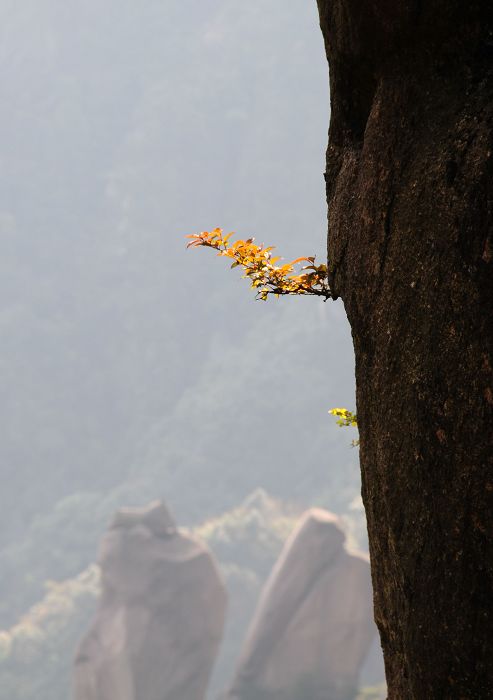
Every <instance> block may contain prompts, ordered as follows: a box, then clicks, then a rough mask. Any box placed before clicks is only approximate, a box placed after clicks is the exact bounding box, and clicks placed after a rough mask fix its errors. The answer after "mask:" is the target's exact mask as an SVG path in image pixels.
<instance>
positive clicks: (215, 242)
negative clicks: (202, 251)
mask: <svg viewBox="0 0 493 700" xmlns="http://www.w3.org/2000/svg"><path fill="white" fill-rule="evenodd" d="M232 236H233V234H232V233H228V234H226V235H223V230H222V229H220V228H215V229H214V230H213V231H210V232H209V231H202V232H201V233H194V234H191V235H189V236H187V238H190V239H191V240H190V242H189V243H188V245H187V248H199V247H203V248H213V249H214V250H216V251H217V254H218V255H219V256H221V257H226V258H230V259H231V260H232V261H233V262H232V264H231V267H238V266H240V267H242V268H243V272H244V274H243V277H247V278H248V279H249V280H250V286H251V287H252V289H255V291H256V293H257V299H261V300H262V301H266V299H267V297H268V295H269V294H274V295H275V296H276V297H280V296H285V295H288V294H290V295H293V294H296V295H306V294H311V295H314V296H319V297H322V298H323V299H324V301H327V299H331V298H332V294H331V291H330V288H329V283H328V279H327V265H324V264H322V265H316V264H315V256H313V257H307V258H296V260H291V262H288V263H285V264H284V265H277V264H276V263H277V262H278V261H279V260H281V258H279V257H276V256H272V251H273V250H274V246H267V247H265V246H264V245H263V244H261V245H257V244H256V243H254V240H255V239H254V238H249V239H248V240H245V241H243V240H237V241H234V242H232V243H230V239H231V237H232ZM303 262H305V263H308V264H307V265H304V266H303V267H301V269H300V270H299V272H296V267H297V266H299V265H300V264H301V263H303Z"/></svg>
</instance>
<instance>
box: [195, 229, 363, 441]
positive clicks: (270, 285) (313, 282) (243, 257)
mask: <svg viewBox="0 0 493 700" xmlns="http://www.w3.org/2000/svg"><path fill="white" fill-rule="evenodd" d="M232 236H233V233H227V234H226V235H224V234H223V229H221V228H215V229H214V230H213V231H202V232H201V233H192V234H190V235H188V236H187V238H190V239H191V240H190V242H189V243H188V245H187V248H200V247H202V248H213V249H214V250H216V251H217V254H218V255H219V256H221V257H225V258H230V259H231V260H232V261H233V262H232V264H231V267H232V268H233V267H242V268H243V277H247V278H248V279H249V280H250V286H251V287H252V289H255V291H256V292H257V298H258V299H261V300H262V301H266V300H267V297H268V296H269V294H274V295H275V296H276V297H280V296H285V295H288V294H290V295H306V294H312V295H314V296H319V297H323V299H324V301H327V299H332V298H333V297H332V294H331V291H330V287H329V282H328V277H327V265H325V264H321V265H315V256H312V257H306V258H305V257H302V258H296V260H291V262H288V263H284V265H278V264H277V263H278V262H279V261H280V260H281V258H280V257H277V256H273V255H272V251H273V250H274V246H264V245H263V244H260V245H257V244H256V243H254V241H255V239H254V238H248V239H247V240H241V239H239V240H236V241H233V242H231V238H232ZM303 262H304V263H308V265H303V266H302V267H301V269H300V270H299V271H298V272H297V271H296V266H299V265H301V263H303ZM329 413H331V414H332V415H334V416H337V417H338V420H337V424H338V425H339V426H341V427H349V426H350V427H354V428H355V427H357V426H358V422H357V418H356V414H355V413H352V412H351V411H349V410H348V409H347V408H332V409H331V410H330V411H329ZM352 444H353V445H357V444H358V441H357V440H353V442H352Z"/></svg>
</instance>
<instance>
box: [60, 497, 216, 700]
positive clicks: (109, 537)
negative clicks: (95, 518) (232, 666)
mask: <svg viewBox="0 0 493 700" xmlns="http://www.w3.org/2000/svg"><path fill="white" fill-rule="evenodd" d="M99 563H100V566H101V576H102V597H101V602H100V606H99V610H98V612H97V614H96V617H95V619H94V621H93V623H92V626H91V628H90V630H89V632H88V634H87V635H86V637H85V638H84V639H83V640H82V643H81V645H80V648H79V650H78V653H77V657H76V661H75V674H74V682H75V699H76V700H202V699H203V698H204V697H205V693H206V690H207V684H208V680H209V676H210V673H211V670H212V666H213V663H214V660H215V657H216V653H217V650H218V647H219V644H220V640H221V637H222V631H223V625H224V617H225V610H226V592H225V588H224V585H223V583H222V581H221V579H220V577H219V574H218V571H217V568H216V566H215V563H214V560H213V558H212V555H211V554H210V552H209V551H208V550H207V549H206V547H205V546H204V545H203V544H202V543H200V542H199V541H197V540H196V539H194V538H192V537H191V536H189V535H187V534H183V533H181V532H179V531H178V530H177V529H176V526H175V524H174V522H173V520H172V518H171V517H170V515H169V513H168V511H167V509H166V507H165V506H164V505H163V504H162V503H153V504H151V505H150V506H148V507H147V508H146V509H142V510H137V509H135V510H134V509H132V510H131V509H126V510H121V511H118V512H117V514H116V516H115V518H114V520H113V523H112V524H111V526H110V528H109V531H108V532H107V534H106V535H105V537H104V538H103V541H102V545H101V551H100V556H99Z"/></svg>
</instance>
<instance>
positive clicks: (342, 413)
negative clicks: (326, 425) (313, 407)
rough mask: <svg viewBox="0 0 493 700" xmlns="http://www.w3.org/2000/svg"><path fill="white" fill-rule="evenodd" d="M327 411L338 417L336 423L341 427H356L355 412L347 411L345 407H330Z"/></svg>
mask: <svg viewBox="0 0 493 700" xmlns="http://www.w3.org/2000/svg"><path fill="white" fill-rule="evenodd" d="M329 413H331V414H332V415H333V416H337V417H338V420H337V421H336V422H337V425H340V426H341V427H343V428H348V427H351V428H357V427H358V418H357V416H356V413H352V411H349V410H348V409H347V408H331V409H330V411H329Z"/></svg>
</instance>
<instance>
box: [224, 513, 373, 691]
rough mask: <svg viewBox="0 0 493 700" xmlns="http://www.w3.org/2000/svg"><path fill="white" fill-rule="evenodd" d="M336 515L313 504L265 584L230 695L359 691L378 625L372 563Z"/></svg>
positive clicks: (287, 543)
mask: <svg viewBox="0 0 493 700" xmlns="http://www.w3.org/2000/svg"><path fill="white" fill-rule="evenodd" d="M344 540H345V537H344V534H343V532H342V530H341V529H340V527H339V523H338V520H337V518H336V517H335V516H333V515H331V514H330V513H328V512H327V511H323V510H319V509H313V510H310V511H308V512H307V513H306V514H305V516H304V517H303V519H302V521H301V523H300V524H299V526H298V527H297V528H296V530H295V532H294V533H293V534H292V536H291V537H290V538H289V540H288V541H287V542H286V545H285V547H284V549H283V551H282V553H281V556H280V557H279V560H278V561H277V563H276V565H275V567H274V569H273V571H272V573H271V575H270V577H269V579H268V581H267V583H266V585H265V588H264V590H263V593H262V596H261V599H260V602H259V605H258V607H257V611H256V613H255V616H254V619H253V621H252V624H251V627H250V630H249V632H248V635H247V639H246V642H245V646H244V651H243V654H242V656H241V659H240V662H239V666H238V669H237V673H236V676H235V679H234V682H233V685H232V688H231V690H230V692H229V695H228V697H229V698H230V700H278V699H279V700H281V699H282V700H300V698H303V700H346V698H348V699H351V700H352V699H353V698H354V696H355V693H356V689H357V684H358V673H359V669H360V667H361V665H362V662H363V660H364V658H365V656H366V654H367V652H368V649H369V647H370V644H371V642H372V639H373V638H374V636H375V634H376V627H375V625H374V623H373V615H372V594H371V582H370V567H369V563H368V560H367V558H366V557H365V556H364V555H356V554H350V553H349V552H348V551H347V550H346V548H345V546H344Z"/></svg>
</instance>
